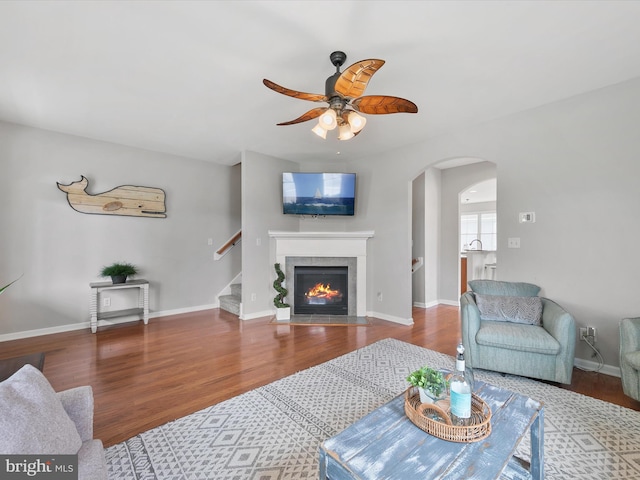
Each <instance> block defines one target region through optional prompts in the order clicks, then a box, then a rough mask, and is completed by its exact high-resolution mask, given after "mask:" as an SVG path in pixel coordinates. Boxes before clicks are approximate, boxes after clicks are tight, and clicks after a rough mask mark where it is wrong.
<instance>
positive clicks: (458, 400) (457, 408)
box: [449, 343, 473, 426]
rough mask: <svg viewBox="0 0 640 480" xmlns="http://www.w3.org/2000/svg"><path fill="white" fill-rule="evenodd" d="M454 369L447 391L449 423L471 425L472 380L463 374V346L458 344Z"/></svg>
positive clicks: (465, 373)
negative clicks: (449, 407)
mask: <svg viewBox="0 0 640 480" xmlns="http://www.w3.org/2000/svg"><path fill="white" fill-rule="evenodd" d="M457 351H458V355H457V357H456V369H455V371H454V372H453V375H452V376H451V380H450V384H449V390H450V401H451V421H452V423H453V424H454V425H456V426H466V425H470V424H471V391H472V390H473V379H472V378H471V376H470V375H469V374H467V372H465V365H464V346H463V345H462V343H460V344H458V348H457Z"/></svg>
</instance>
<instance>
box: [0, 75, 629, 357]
mask: <svg viewBox="0 0 640 480" xmlns="http://www.w3.org/2000/svg"><path fill="white" fill-rule="evenodd" d="M639 107H640V80H633V81H629V82H626V83H623V84H620V85H616V86H613V87H610V88H605V89H602V90H598V91H595V92H591V93H588V94H585V95H580V96H576V97H573V98H571V99H568V100H565V101H562V102H557V103H554V104H551V105H547V106H544V107H541V108H537V109H535V110H531V111H527V112H524V113H522V114H519V115H514V116H511V117H509V118H504V119H500V120H496V121H493V122H489V123H486V124H483V125H478V126H475V127H469V128H467V129H463V130H460V131H458V132H455V133H452V134H450V135H446V136H441V137H437V138H431V139H428V140H425V142H423V143H421V144H417V145H410V146H407V147H405V148H402V149H398V150H397V151H394V152H392V153H380V154H379V155H377V156H369V157H367V158H366V159H362V160H353V161H351V162H347V163H341V164H339V165H336V164H335V163H334V164H331V163H327V164H326V168H323V166H325V164H324V163H322V162H320V161H319V162H318V163H317V164H316V165H305V167H304V168H305V170H316V171H317V170H325V171H326V170H328V169H329V168H331V169H332V170H337V171H354V172H356V173H357V174H358V204H357V215H356V216H355V217H353V218H350V219H343V220H336V221H331V222H315V223H310V222H307V221H300V220H297V219H291V218H288V217H285V216H283V215H282V214H281V212H280V208H281V206H280V195H281V193H280V188H281V184H280V174H281V172H282V171H288V170H296V169H301V166H298V165H297V164H296V163H294V162H287V161H284V160H280V159H274V158H272V157H268V156H265V155H260V154H254V153H252V152H246V153H245V154H244V156H243V159H242V160H243V164H242V192H243V194H242V195H243V198H242V209H243V211H242V229H243V242H242V257H243V278H244V284H245V286H244V293H245V302H246V294H247V293H256V301H255V302H253V303H254V304H253V305H250V304H248V303H247V304H245V313H246V314H247V318H248V317H251V316H252V315H260V314H261V313H266V314H269V313H270V312H272V303H271V301H272V298H273V291H272V287H271V282H272V280H273V278H274V274H273V272H272V269H273V266H272V260H273V257H272V251H271V248H272V245H271V242H270V241H268V239H267V232H268V230H270V229H273V230H296V229H301V230H323V229H332V230H351V231H355V230H374V231H375V236H374V237H373V238H372V239H371V240H370V241H369V242H368V253H369V256H368V265H367V271H368V274H369V278H368V285H367V290H368V291H367V311H368V312H369V313H370V314H373V315H376V316H379V317H381V318H387V319H392V320H396V321H401V322H410V321H411V297H412V278H411V271H410V268H409V265H410V261H411V256H412V249H411V232H412V213H411V212H412V206H411V205H412V193H411V184H412V182H413V180H414V179H415V178H416V177H417V176H418V175H419V174H420V173H421V172H423V171H428V169H429V168H430V167H432V166H433V165H435V164H437V163H439V162H441V161H445V160H448V159H452V158H457V157H477V158H481V159H484V160H485V161H487V162H491V163H492V164H495V172H494V173H496V174H497V175H496V176H497V178H498V203H497V204H498V221H499V224H498V242H499V245H498V249H499V255H500V257H499V278H500V279H503V280H521V281H530V282H534V283H537V284H539V285H540V286H541V287H542V289H543V290H542V293H543V294H544V295H545V296H548V297H550V298H553V299H555V300H556V301H558V302H559V303H560V304H562V305H563V306H565V307H566V308H567V309H568V310H570V311H571V312H572V313H573V314H574V316H575V317H576V320H577V322H578V324H579V325H593V326H595V327H597V328H598V330H599V335H598V346H599V347H600V349H601V351H602V353H603V356H604V360H605V362H606V363H607V364H610V365H617V364H618V358H617V355H618V334H617V332H618V322H619V320H620V319H621V318H623V317H625V316H635V315H638V311H639V309H640V306H639V305H638V301H637V297H636V291H637V286H638V281H637V280H636V272H635V268H634V266H635V263H634V260H633V259H634V258H635V255H634V254H635V248H634V247H635V244H636V243H637V239H638V238H640V223H638V222H636V221H635V218H636V212H635V210H636V206H637V205H638V204H639V203H640V192H639V191H638V189H637V186H636V183H637V180H636V179H637V177H638V175H639V174H640V163H639V162H638V161H637V159H636V157H637V155H638V152H640V139H639V137H638V135H637V132H636V130H637V125H638V124H640V108H639ZM416 118H417V119H419V117H416ZM356 140H357V141H366V132H365V134H363V135H360V136H358V138H357V139H356ZM0 161H1V162H2V167H3V175H2V178H1V180H0V184H1V186H2V188H0V209H1V210H0V212H1V213H0V215H1V217H0V218H2V226H3V228H2V231H1V232H0V242H1V243H0V246H1V249H0V250H1V251H0V272H1V275H2V278H3V280H5V281H8V280H10V279H12V278H13V277H16V276H19V275H20V274H22V273H24V277H23V278H22V279H21V280H20V282H18V284H16V285H14V286H13V287H11V290H10V291H7V292H5V293H4V294H3V295H2V297H1V298H0V329H1V330H0V334H2V333H10V332H18V331H24V330H30V329H33V328H42V327H49V326H50V327H56V326H60V325H67V324H72V323H78V322H83V321H86V319H87V303H88V283H89V282H90V281H93V280H96V279H97V277H96V275H97V271H98V270H99V268H100V267H101V266H102V265H103V264H105V263H109V262H111V261H114V260H126V261H132V262H134V263H137V264H139V265H140V266H141V268H142V270H143V275H144V276H145V277H149V279H150V280H152V282H153V286H152V292H153V293H152V310H156V311H173V310H180V309H187V308H193V307H195V308H198V307H199V306H206V305H208V304H210V303H211V302H212V301H214V295H215V294H216V293H218V291H219V290H220V289H221V288H222V287H223V286H224V285H226V282H228V281H230V280H231V279H232V278H233V276H234V275H235V274H236V273H237V272H238V271H239V270H240V265H239V262H238V260H237V255H236V253H235V252H237V251H238V249H234V250H233V251H232V254H231V255H230V256H227V257H225V259H223V260H222V261H221V262H217V263H216V262H213V261H212V260H211V256H212V253H213V249H214V248H215V246H217V245H219V244H220V243H221V242H219V240H220V238H222V239H223V240H222V241H224V240H226V239H227V238H228V237H229V236H230V235H231V234H232V233H234V232H235V231H236V230H237V229H238V228H239V226H240V225H239V224H240V219H239V214H238V212H237V209H238V208H239V205H240V202H239V201H238V200H237V198H238V197H239V195H240V188H238V183H239V180H238V178H239V175H238V173H237V170H236V171H234V169H232V168H229V167H220V166H216V165H214V164H208V163H203V162H197V161H193V160H187V159H182V158H177V157H173V156H169V155H161V154H156V153H152V152H146V151H142V150H136V149H132V148H128V147H123V146H118V145H113V144H107V143H103V142H95V141H91V140H86V139H80V138H76V137H71V136H66V135H58V134H55V133H50V132H44V131H40V130H35V129H29V128H23V127H18V126H15V125H7V124H1V125H0ZM339 167H340V169H339V170H338V168H339ZM469 172H472V173H469ZM81 174H84V175H86V176H88V177H89V178H90V180H91V182H92V183H91V192H100V191H103V190H107V189H110V188H113V187H114V186H117V185H120V184H123V183H129V184H139V185H146V186H154V187H160V188H164V189H165V190H166V192H167V207H168V215H169V217H168V218H167V219H165V220H158V219H141V218H126V217H105V216H95V215H83V214H80V213H76V212H74V211H73V210H71V209H70V207H69V206H68V205H67V204H66V201H65V199H64V195H63V194H62V192H60V191H58V190H57V189H56V188H55V182H56V181H61V182H70V181H72V180H76V179H78V178H79V176H80V175H81ZM486 174H487V172H475V173H474V171H473V170H471V171H470V170H465V171H464V173H461V174H460V177H461V178H463V179H465V182H468V181H469V176H471V177H476V176H477V177H478V180H479V179H484V177H485V176H486ZM454 175H455V172H451V171H443V172H442V174H441V178H440V179H439V182H440V189H441V196H440V202H441V209H440V225H439V229H440V231H441V235H440V238H439V239H438V240H437V241H436V243H437V242H439V246H438V248H437V250H438V254H437V257H438V259H437V261H438V262H439V267H438V271H439V275H438V286H437V289H438V293H437V295H438V297H439V298H440V299H442V300H447V301H452V302H453V301H457V299H458V281H457V275H458V272H457V270H458V269H457V267H454V268H451V267H450V265H449V264H453V265H457V261H458V252H457V249H458V240H457V194H458V192H459V190H458V185H457V183H458V181H459V180H460V179H459V178H454V177H453V176H454ZM480 177H482V178H480ZM465 182H462V183H465ZM436 185H437V182H436ZM427 192H428V189H427V187H426V186H425V195H426V194H427ZM454 192H455V195H454ZM454 196H455V197H456V198H455V201H453V197H454ZM425 202H426V201H425ZM453 210H455V211H456V214H455V215H450V211H453ZM521 211H534V212H536V215H537V222H536V223H534V224H520V223H518V212H521ZM432 213H433V212H432ZM425 215H426V212H425ZM436 217H437V215H436ZM452 218H455V220H453V222H454V223H455V226H453V225H452V224H451V223H450V222H451V219H452ZM426 225H427V222H425V230H426V229H427V228H428V227H427V226H426ZM211 237H213V238H214V247H209V246H207V245H206V240H207V238H211ZM509 237H519V238H520V239H521V248H520V249H508V248H506V241H507V238H509ZM259 239H260V245H258V240H259ZM425 283H428V282H425ZM425 288H426V287H425ZM378 292H380V293H383V300H382V301H379V300H378V299H377V293H378ZM577 356H578V357H581V358H584V359H590V358H591V356H590V352H589V351H588V350H587V349H586V348H585V347H584V346H583V345H582V344H579V345H578V349H577Z"/></svg>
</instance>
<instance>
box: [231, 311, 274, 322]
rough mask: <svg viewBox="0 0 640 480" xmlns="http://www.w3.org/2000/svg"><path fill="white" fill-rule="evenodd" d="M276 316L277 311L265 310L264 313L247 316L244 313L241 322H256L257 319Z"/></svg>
mask: <svg viewBox="0 0 640 480" xmlns="http://www.w3.org/2000/svg"><path fill="white" fill-rule="evenodd" d="M275 316H276V311H275V310H263V311H262V312H256V313H249V314H245V313H244V312H242V313H240V316H239V318H240V320H255V319H256V318H263V317H275Z"/></svg>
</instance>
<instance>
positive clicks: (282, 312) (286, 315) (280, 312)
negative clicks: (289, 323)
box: [276, 307, 291, 321]
mask: <svg viewBox="0 0 640 480" xmlns="http://www.w3.org/2000/svg"><path fill="white" fill-rule="evenodd" d="M290 318H291V307H286V308H276V320H278V321H280V320H289V319H290Z"/></svg>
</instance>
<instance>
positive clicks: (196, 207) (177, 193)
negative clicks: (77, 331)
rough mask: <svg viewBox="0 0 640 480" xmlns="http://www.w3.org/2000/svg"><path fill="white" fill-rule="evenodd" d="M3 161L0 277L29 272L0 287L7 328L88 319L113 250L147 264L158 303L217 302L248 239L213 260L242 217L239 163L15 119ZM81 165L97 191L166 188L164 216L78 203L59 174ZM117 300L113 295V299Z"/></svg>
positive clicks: (153, 301)
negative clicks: (77, 206)
mask: <svg viewBox="0 0 640 480" xmlns="http://www.w3.org/2000/svg"><path fill="white" fill-rule="evenodd" d="M0 165H1V166H2V175H1V176H0V222H1V225H2V228H1V229H0V284H2V283H3V282H8V281H9V280H11V279H13V278H15V277H18V276H20V275H23V277H22V278H21V279H20V281H19V282H17V283H16V284H15V285H13V286H12V287H11V288H10V289H9V290H7V291H5V292H4V293H3V294H2V295H1V296H0V339H9V338H12V334H15V333H16V332H25V331H28V330H35V329H42V328H45V329H46V328H49V329H51V330H50V331H56V330H64V329H68V327H69V326H71V328H73V327H74V325H75V326H81V325H79V324H83V323H85V322H88V320H89V292H90V289H89V283H90V282H94V281H100V280H104V279H100V278H99V277H98V272H99V271H100V269H101V267H102V266H103V265H106V264H109V263H112V262H114V261H126V262H132V263H134V264H136V265H138V266H139V268H140V270H141V274H140V275H139V277H143V278H146V279H148V280H149V281H150V282H151V288H150V307H151V311H152V315H153V314H154V312H155V313H156V314H167V313H172V312H180V311H188V310H194V309H199V308H210V307H211V306H212V305H213V304H214V302H215V298H216V295H217V294H218V293H219V292H220V291H221V290H222V289H223V288H224V287H225V285H226V284H227V282H229V280H230V279H231V278H233V277H234V276H235V275H236V274H238V273H239V272H240V268H241V266H240V263H241V262H240V260H241V257H240V250H239V249H234V250H232V251H231V253H230V254H229V255H227V256H225V257H224V258H223V259H222V260H220V261H214V260H213V252H214V250H215V249H216V248H217V247H219V246H221V245H222V244H223V243H224V242H226V241H227V239H228V238H229V237H230V236H231V235H232V234H233V233H235V232H236V231H237V230H238V229H239V228H240V204H241V197H240V188H239V186H240V169H239V167H227V166H220V165H216V164H213V163H209V162H201V161H194V160H190V159H185V158H180V157H175V156H170V155H165V154H159V153H154V152H149V151H144V150H139V149H134V148H129V147H125V146H120V145H114V144H110V143H105V142H98V141H93V140H89V139H85V138H80V137H74V136H70V135H62V134H57V133H53V132H48V131H44V130H38V129H33V128H27V127H22V126H18V125H13V124H7V123H0ZM81 175H85V176H86V177H87V178H88V179H89V188H88V189H87V191H88V193H92V194H96V193H100V192H104V191H107V190H110V189H112V188H114V187H117V186H119V185H123V184H128V185H141V186H149V187H157V188H162V189H163V190H164V191H165V192H166V206H167V218H165V219H157V218H140V217H123V216H111V215H87V214H82V213H78V212H76V211H75V210H73V209H72V208H71V207H70V206H69V204H68V203H67V199H66V195H65V194H64V193H63V192H61V191H60V190H58V188H57V187H56V182H61V183H70V182H72V181H76V180H79V179H80V176H81ZM209 238H212V239H213V245H212V246H209V245H208V239H209ZM114 293H115V292H114ZM121 300H122V302H125V303H126V301H128V300H127V299H125V298H122V299H121ZM119 301H120V299H119V298H118V295H114V302H112V307H111V308H112V309H113V308H116V307H118V302H119ZM128 306H131V305H128ZM114 320H117V319H114ZM39 333H42V332H39Z"/></svg>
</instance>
